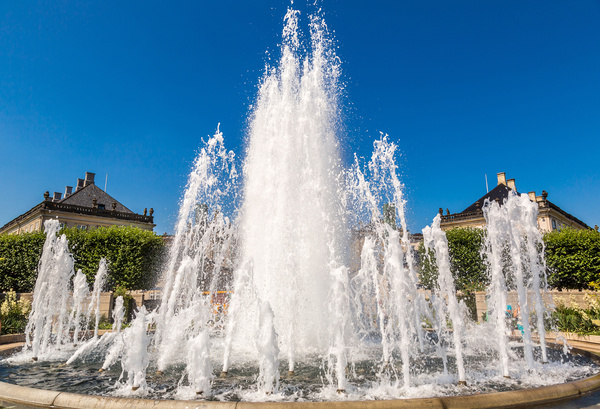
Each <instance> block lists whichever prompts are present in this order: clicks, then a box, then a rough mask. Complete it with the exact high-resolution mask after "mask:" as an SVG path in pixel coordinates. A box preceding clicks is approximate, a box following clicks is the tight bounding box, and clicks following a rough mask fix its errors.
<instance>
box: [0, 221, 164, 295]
mask: <svg viewBox="0 0 600 409" xmlns="http://www.w3.org/2000/svg"><path fill="white" fill-rule="evenodd" d="M62 233H64V234H65V235H66V236H67V239H68V240H69V250H70V251H71V253H72V254H73V258H74V259H75V269H76V270H77V269H79V268H80V269H81V270H82V271H83V273H84V274H85V275H86V276H87V278H88V282H89V283H92V282H93V281H94V277H95V275H96V272H97V271H98V264H99V263H100V259H101V258H102V257H105V258H106V259H107V260H108V262H109V266H108V269H109V284H110V287H111V288H114V287H115V286H118V285H121V286H124V287H126V288H130V289H134V290H141V289H147V288H150V287H151V286H152V284H153V281H154V279H155V277H156V274H157V272H158V269H159V268H160V263H161V261H162V258H163V256H164V252H165V247H164V241H163V239H162V238H161V237H160V236H157V235H156V234H154V233H153V232H150V231H146V230H142V229H139V228H136V227H130V226H111V227H99V228H97V229H89V230H81V229H77V228H70V229H63V230H62V231H61V234H62ZM45 240H46V236H45V234H44V233H42V232H36V233H25V234H18V235H0V291H3V292H6V291H8V290H9V289H11V288H14V289H15V290H16V291H18V292H29V291H32V290H33V286H34V285H35V280H36V277H37V267H38V263H39V259H40V256H41V253H42V247H43V244H44V241H45Z"/></svg>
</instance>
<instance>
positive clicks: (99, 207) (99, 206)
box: [98, 204, 106, 210]
mask: <svg viewBox="0 0 600 409" xmlns="http://www.w3.org/2000/svg"><path fill="white" fill-rule="evenodd" d="M98 209H102V210H104V209H106V206H105V205H103V204H98Z"/></svg>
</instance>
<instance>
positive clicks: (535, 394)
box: [0, 343, 600, 409]
mask: <svg viewBox="0 0 600 409" xmlns="http://www.w3.org/2000/svg"><path fill="white" fill-rule="evenodd" d="M21 347H22V344H20V343H16V344H10V345H5V346H4V347H3V348H2V350H1V351H0V354H1V355H2V356H8V355H10V354H12V353H14V352H16V351H17V350H18V349H19V348H21ZM571 353H572V354H577V355H581V356H584V357H586V358H588V359H590V360H592V361H595V362H596V363H600V357H598V356H597V355H595V354H594V353H591V352H589V351H586V350H584V349H580V348H573V349H572V350H571ZM596 390H600V374H597V375H594V376H591V377H587V378H584V379H581V380H577V381H573V382H567V383H563V384H558V385H550V386H543V387H538V388H531V389H525V390H516V391H507V392H495V393H487V394H477V395H465V396H446V397H433V398H418V399H392V400H372V401H333V402H221V401H186V400H159V399H138V398H119V397H106V396H93V395H82V394H76V393H69V392H59V391H49V390H43V389H35V388H29V387H25V386H19V385H14V384H9V383H6V382H0V405H2V406H7V407H11V405H16V407H19V408H65V409H66V408H69V409H79V408H81V409H84V408H104V409H112V408H114V409H121V408H132V407H135V408H142V409H144V408H176V409H177V408H188V409H189V408H206V409H211V408H215V409H227V408H236V409H240V408H242V409H243V408H249V409H255V408H259V407H260V408H262V407H267V408H272V409H276V408H292V409H296V408H315V409H319V408H325V407H327V408H344V409H354V408H361V409H371V408H373V409H387V408H514V407H531V406H536V405H544V404H548V403H554V402H558V401H563V400H570V399H575V398H579V397H581V396H584V395H585V394H588V393H590V392H593V391H596Z"/></svg>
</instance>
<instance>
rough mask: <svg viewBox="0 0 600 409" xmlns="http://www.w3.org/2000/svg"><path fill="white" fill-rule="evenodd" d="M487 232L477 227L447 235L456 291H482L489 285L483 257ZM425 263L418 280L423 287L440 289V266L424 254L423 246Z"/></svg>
mask: <svg viewBox="0 0 600 409" xmlns="http://www.w3.org/2000/svg"><path fill="white" fill-rule="evenodd" d="M484 234H485V231H484V230H483V229H476V228H471V227H469V228H454V229H451V230H448V231H447V232H446V238H447V239H448V251H449V252H450V269H451V271H452V276H453V278H454V284H455V286H456V289H457V290H460V291H463V292H464V293H468V294H470V293H472V292H473V291H481V290H483V289H485V287H486V286H487V285H488V283H489V277H488V275H487V266H486V263H485V260H484V259H483V257H482V255H481V248H482V245H483V239H484ZM419 256H420V259H421V260H422V263H421V271H420V274H419V279H420V281H421V284H422V285H423V287H425V288H427V289H434V288H435V287H436V286H437V276H438V272H437V266H436V264H435V258H434V257H431V258H430V257H428V256H427V255H426V254H425V248H424V246H423V243H421V245H420V247H419Z"/></svg>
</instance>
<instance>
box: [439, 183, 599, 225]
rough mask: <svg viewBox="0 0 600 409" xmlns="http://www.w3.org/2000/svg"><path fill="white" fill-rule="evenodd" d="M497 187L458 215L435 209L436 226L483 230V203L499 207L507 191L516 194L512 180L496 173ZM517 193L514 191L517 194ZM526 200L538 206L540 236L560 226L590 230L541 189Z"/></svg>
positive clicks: (530, 194) (506, 195)
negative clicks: (437, 219) (549, 198)
mask: <svg viewBox="0 0 600 409" xmlns="http://www.w3.org/2000/svg"><path fill="white" fill-rule="evenodd" d="M497 176H498V184H497V185H496V187H494V188H493V189H492V190H490V191H489V192H488V193H486V194H485V195H483V196H482V197H481V198H480V199H479V200H477V201H476V202H475V203H473V204H472V205H471V206H469V207H467V208H466V209H465V210H463V211H462V212H460V213H450V211H449V210H448V209H446V214H444V211H443V209H442V208H440V209H439V212H440V214H441V215H442V221H441V224H440V227H441V228H442V230H450V229H453V228H455V227H480V228H481V227H484V226H485V218H484V216H483V205H484V203H485V202H486V201H496V202H498V203H500V204H502V203H504V200H506V198H507V197H508V195H509V193H510V192H511V191H514V192H517V187H516V183H515V179H508V180H507V179H506V173H504V172H501V173H498V175H497ZM517 193H518V192H517ZM528 195H529V199H530V200H531V201H532V202H536V203H537V204H538V218H537V222H538V228H539V229H540V231H541V232H542V233H547V232H551V231H553V230H557V229H561V228H563V227H571V228H573V229H589V228H590V227H589V226H588V225H587V224H585V223H584V222H582V221H581V220H579V219H578V218H576V217H575V216H573V215H572V214H570V213H567V212H566V211H564V210H563V209H561V208H560V207H558V206H557V205H555V204H554V203H552V202H550V201H549V200H548V193H547V192H546V191H545V190H543V191H542V194H541V195H539V196H538V195H536V193H535V191H532V192H529V193H528Z"/></svg>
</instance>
